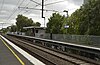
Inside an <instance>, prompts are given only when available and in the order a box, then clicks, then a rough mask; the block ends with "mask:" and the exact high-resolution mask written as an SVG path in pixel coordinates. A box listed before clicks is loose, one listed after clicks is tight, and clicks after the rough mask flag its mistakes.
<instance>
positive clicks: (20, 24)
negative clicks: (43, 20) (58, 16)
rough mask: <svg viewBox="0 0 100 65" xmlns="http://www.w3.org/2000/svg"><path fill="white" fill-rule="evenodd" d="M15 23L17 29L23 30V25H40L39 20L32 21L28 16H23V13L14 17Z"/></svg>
mask: <svg viewBox="0 0 100 65" xmlns="http://www.w3.org/2000/svg"><path fill="white" fill-rule="evenodd" d="M16 21H17V22H16V25H17V28H18V31H21V32H23V31H25V30H24V29H23V27H28V26H40V25H41V24H40V23H39V22H36V23H34V22H33V20H32V19H31V18H30V19H28V17H25V16H23V15H18V16H17V18H16Z"/></svg>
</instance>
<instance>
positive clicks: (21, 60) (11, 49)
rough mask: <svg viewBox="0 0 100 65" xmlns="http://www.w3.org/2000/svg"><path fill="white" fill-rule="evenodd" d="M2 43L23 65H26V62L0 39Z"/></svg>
mask: <svg viewBox="0 0 100 65" xmlns="http://www.w3.org/2000/svg"><path fill="white" fill-rule="evenodd" d="M0 39H1V40H2V42H3V43H4V44H5V45H6V47H7V48H8V49H9V50H10V51H11V52H12V54H13V55H14V56H15V57H16V58H17V59H18V61H19V62H20V63H21V64H22V65H25V64H24V62H23V61H22V60H21V59H20V58H19V57H18V56H17V54H16V53H15V52H14V51H13V50H12V49H11V48H10V47H9V46H8V45H7V43H6V42H5V41H4V40H3V39H2V38H1V37H0Z"/></svg>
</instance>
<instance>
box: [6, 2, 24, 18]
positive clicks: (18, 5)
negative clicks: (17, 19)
mask: <svg viewBox="0 0 100 65" xmlns="http://www.w3.org/2000/svg"><path fill="white" fill-rule="evenodd" d="M24 1H25V0H22V2H21V3H20V4H19V2H20V0H19V1H18V2H17V5H16V8H15V9H14V11H13V12H12V14H11V15H10V16H9V17H8V19H7V20H9V19H10V18H11V17H12V16H13V15H14V14H15V12H16V11H17V6H18V7H19V6H21V5H22V4H23V2H24ZM18 4H19V5H18Z"/></svg>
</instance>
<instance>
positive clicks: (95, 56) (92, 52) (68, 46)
mask: <svg viewBox="0 0 100 65" xmlns="http://www.w3.org/2000/svg"><path fill="white" fill-rule="evenodd" d="M7 35H9V36H14V37H17V38H22V39H25V40H28V41H31V42H35V44H41V45H44V46H45V47H49V48H52V49H56V50H59V51H63V52H65V53H69V54H76V55H80V56H83V57H86V58H90V59H92V60H95V61H100V48H95V47H89V46H83V45H77V44H72V43H66V42H60V41H54V40H48V39H42V38H36V37H30V36H23V35H15V34H7Z"/></svg>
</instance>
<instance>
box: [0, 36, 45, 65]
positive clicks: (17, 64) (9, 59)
mask: <svg viewBox="0 0 100 65" xmlns="http://www.w3.org/2000/svg"><path fill="white" fill-rule="evenodd" d="M4 39H5V40H6V41H5V40H4ZM18 50H20V49H19V48H17V50H16V46H12V45H10V42H9V43H8V41H7V39H6V38H4V37H3V36H1V35H0V65H38V64H41V65H44V64H43V63H42V62H40V61H39V60H37V59H35V58H34V57H32V56H29V54H28V55H27V54H26V53H25V52H24V51H21V50H20V51H19V52H20V53H19V52H18ZM23 52H24V53H23ZM21 53H22V54H24V55H22V54H21ZM25 55H26V56H25ZM29 58H30V59H29ZM32 58H34V59H35V60H34V59H32Z"/></svg>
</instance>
